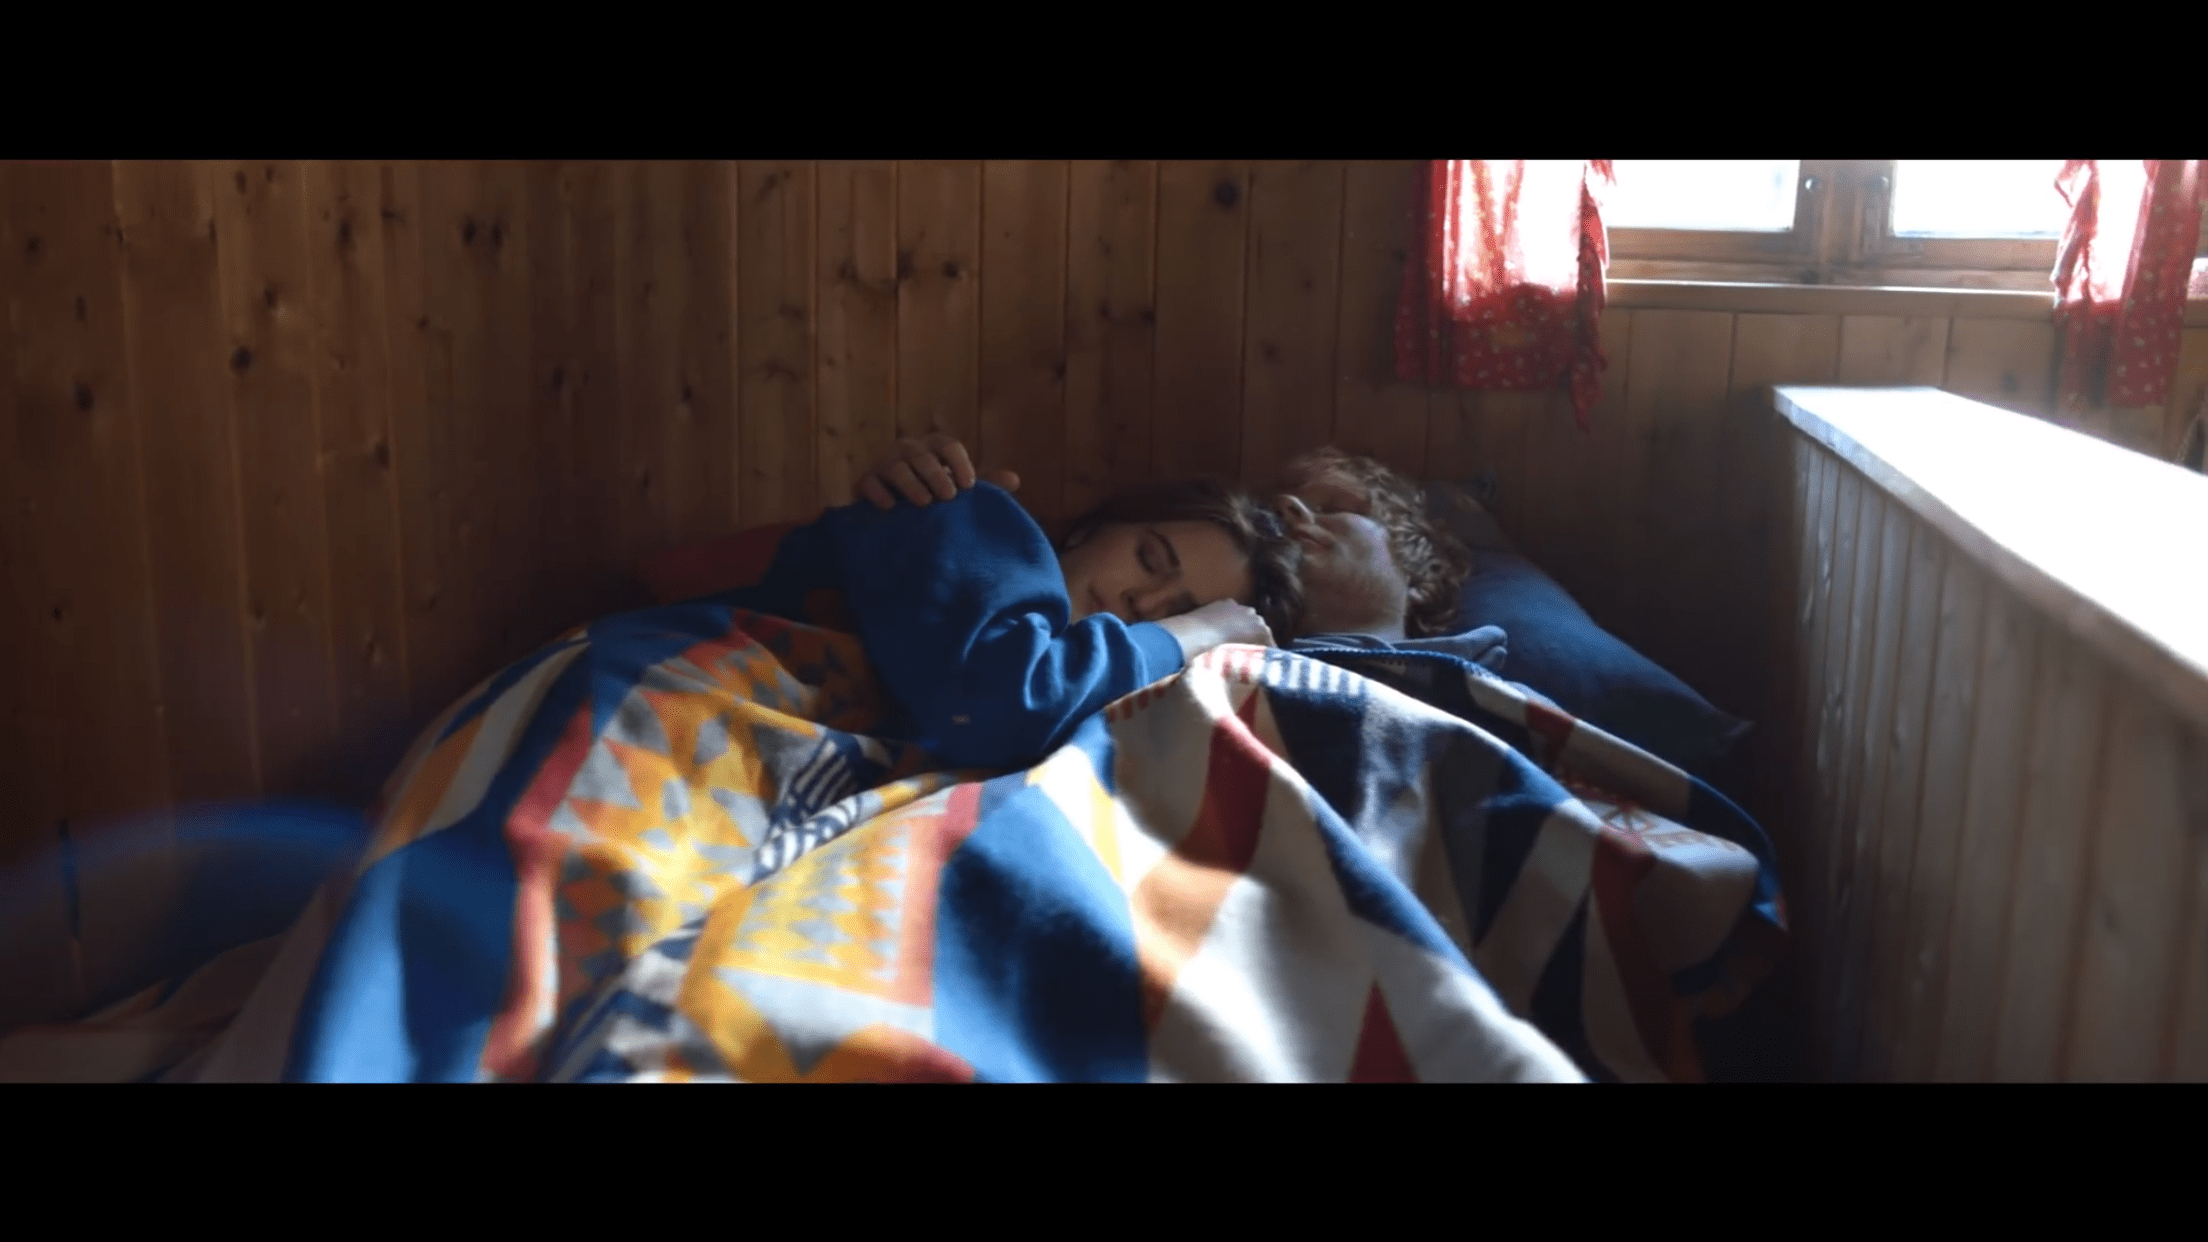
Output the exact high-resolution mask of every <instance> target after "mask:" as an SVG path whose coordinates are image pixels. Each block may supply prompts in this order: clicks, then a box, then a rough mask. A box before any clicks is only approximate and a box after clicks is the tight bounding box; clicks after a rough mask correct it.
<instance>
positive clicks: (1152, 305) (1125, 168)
mask: <svg viewBox="0 0 2208 1242" xmlns="http://www.w3.org/2000/svg"><path fill="white" fill-rule="evenodd" d="M1068 177H1069V180H1070V181H1071V188H1070V190H1069V193H1068V205H1067V213H1068V215H1067V224H1066V233H1067V238H1068V241H1067V250H1066V460H1065V470H1064V473H1065V499H1064V502H1063V503H1064V506H1065V511H1066V512H1067V513H1068V514H1070V515H1074V516H1078V515H1080V514H1082V513H1085V512H1087V511H1088V510H1089V509H1091V508H1093V507H1094V506H1095V505H1096V504H1097V503H1098V502H1100V501H1102V500H1103V499H1104V498H1105V497H1106V496H1108V495H1110V494H1111V493H1112V492H1113V491H1115V490H1116V489H1118V488H1121V487H1124V486H1127V485H1129V484H1132V483H1137V482H1140V481H1142V480H1144V479H1147V478H1150V477H1151V440H1152V429H1151V405H1152V401H1151V366H1152V363H1153V362H1154V360H1155V356H1156V351H1157V331H1156V328H1157V310H1156V297H1155V294H1156V286H1155V283H1154V282H1155V280H1156V277H1157V261H1156V258H1157V204H1158V166H1157V163H1156V162H1155V161H1152V160H1076V161H1074V163H1073V166H1072V168H1071V169H1070V170H1069V172H1068Z"/></svg>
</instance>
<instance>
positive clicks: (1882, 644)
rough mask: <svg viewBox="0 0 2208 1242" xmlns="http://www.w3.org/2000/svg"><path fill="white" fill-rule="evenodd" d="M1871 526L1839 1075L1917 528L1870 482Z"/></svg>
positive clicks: (1838, 980) (1838, 904)
mask: <svg viewBox="0 0 2208 1242" xmlns="http://www.w3.org/2000/svg"><path fill="white" fill-rule="evenodd" d="M1863 517H1864V526H1863V528H1862V529H1861V530H1859V531H1858V533H1857V540H1856V546H1855V552H1856V592H1855V599H1854V609H1853V613H1852V615H1851V616H1850V618H1849V628H1850V630H1851V634H1850V637H1849V642H1848V665H1847V673H1846V678H1847V680H1846V683H1845V684H1846V685H1847V687H1848V688H1847V691H1846V695H1847V699H1846V703H1845V705H1844V707H1843V709H1842V717H1841V719H1842V721H1843V726H1844V727H1843V731H1842V738H1841V742H1840V781H1839V787H1840V795H1839V802H1838V805H1837V806H1836V807H1834V810H1833V814H1834V823H1835V825H1836V831H1835V832H1834V847H1835V867H1834V874H1833V876H1832V883H1833V885H1834V896H1833V910H1832V930H1833V932H1834V938H1833V940H1832V942H1831V946H1830V951H1829V952H1828V954H1827V956H1826V965H1825V973H1826V977H1827V978H1828V979H1830V981H1831V983H1830V986H1829V987H1828V988H1827V989H1826V992H1825V1000H1826V1003H1827V1005H1828V1006H1829V1007H1830V1008H1829V1009H1828V1011H1827V1012H1826V1013H1825V1014H1824V1016H1823V1017H1822V1018H1821V1019H1820V1021H1819V1023H1818V1030H1817V1032H1816V1037H1817V1039H1818V1040H1819V1047H1820V1048H1821V1049H1823V1052H1822V1055H1821V1056H1820V1057H1819V1060H1820V1061H1821V1062H1822V1063H1824V1064H1825V1065H1826V1066H1828V1067H1829V1072H1831V1073H1832V1074H1833V1075H1834V1076H1835V1077H1839V1078H1845V1076H1846V1075H1847V1073H1848V1071H1849V1070H1850V1069H1851V1068H1852V1067H1851V1066H1850V1065H1849V1064H1848V1063H1847V1062H1846V1061H1845V1060H1844V1059H1843V1058H1845V1057H1846V1055H1847V1054H1848V1053H1849V1052H1850V1051H1851V1048H1850V1047H1849V1041H1848V1040H1847V1038H1846V1035H1847V1032H1848V1031H1849V1029H1850V1028H1851V1026H1852V1023H1851V1021H1850V1017H1851V1015H1852V1014H1853V1013H1854V1011H1855V1009H1856V1007H1857V1006H1859V1005H1861V1004H1862V975H1861V970H1860V967H1861V963H1862V959H1863V955H1864V953H1865V952H1866V941H1867V940H1868V938H1869V926H1870V924H1869V904H1870V900H1871V894H1872V892H1873V891H1874V889H1875V887H1876V883H1877V872H1876V865H1877V846H1878V825H1877V822H1876V819H1877V814H1878V810H1879V798H1880V794H1881V792H1882V790H1883V782H1884V779H1885V768H1886V748H1885V747H1884V746H1883V745H1881V741H1882V738H1881V735H1882V734H1883V733H1884V731H1885V729H1886V728H1887V726H1888V723H1889V713H1890V712H1891V711H1892V705H1893V695H1894V680H1895V671H1896V669H1895V666H1896V663H1897V662H1898V661H1899V659H1900V656H1901V642H1900V639H1901V633H1900V631H1901V617H1902V610H1903V608H1904V606H1905V603H1906V598H1907V597H1906V594H1905V592H1906V591H1907V589H1908V583H1909V547H1910V541H1911V537H1912V534H1913V532H1912V529H1911V525H1912V524H1911V523H1910V522H1909V521H1908V519H1907V516H1906V514H1904V513H1902V512H1901V511H1899V510H1898V508H1897V506H1896V505H1895V504H1894V502H1893V501H1891V500H1889V499H1887V497H1886V495H1885V493H1884V492H1882V491H1879V490H1877V489H1876V488H1874V487H1872V486H1870V485H1869V484H1866V485H1865V489H1864V498H1863Z"/></svg>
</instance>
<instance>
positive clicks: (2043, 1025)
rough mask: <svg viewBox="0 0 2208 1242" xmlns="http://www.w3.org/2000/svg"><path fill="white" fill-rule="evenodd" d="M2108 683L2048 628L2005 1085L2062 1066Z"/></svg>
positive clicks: (2005, 1031) (2014, 898) (2014, 906)
mask: <svg viewBox="0 0 2208 1242" xmlns="http://www.w3.org/2000/svg"><path fill="white" fill-rule="evenodd" d="M2107 687H2108V675H2107V672H2106V669H2105V668H2104V667H2103V665H2102V664H2101V662H2100V661H2099V660H2098V659H2096V658H2094V657H2093V656H2091V655H2090V654H2088V653H2086V652H2083V651H2081V650H2079V649H2078V648H2077V646H2076V645H2075V644H2074V643H2072V642H2071V641H2069V640H2068V639H2067V638H2064V637H2059V636H2058V635H2056V634H2054V633H2049V634H2048V635H2047V645H2046V646H2045V647H2043V648H2042V652H2041V658H2040V661H2039V675H2038V679H2037V685H2036V687H2035V690H2034V694H2035V696H2036V697H2037V699H2038V700H2039V701H2038V705H2037V706H2036V708H2035V709H2034V711H2033V721H2032V746H2031V752H2030V759H2029V760H2028V761H2027V764H2026V766H2025V767H2024V769H2023V775H2022V779H2023V782H2024V807H2023V811H2024V819H2023V823H2022V824H2021V825H2020V826H2019V829H2018V837H2017V857H2016V871H2015V878H2014V881H2013V883H2012V885H2011V888H2010V893H2009V918H2008V937H2007V943H2006V945H2004V947H2003V948H2004V952H2003V961H2002V966H2001V1003H2000V1006H1999V1008H1998V1009H1997V1010H1996V1014H1997V1017H1996V1019H1995V1025H1994V1044H1993V1065H1992V1068H1991V1073H1992V1076H1993V1077H1994V1078H1996V1079H1999V1080H2001V1081H2004V1082H2018V1081H2026V1082H2037V1081H2044V1080H2046V1079H2050V1078H2053V1077H2054V1076H2055V1074H2056V1073H2057V1072H2058V1070H2059V1068H2060V1066H2061V1064H2062V1051H2063V1050H2062V1037H2063V1031H2064V1023H2063V1021H2062V1019H2063V1017H2064V1015H2065V1014H2066V1013H2067V1011H2068V1009H2069V997H2070V995H2071V991H2072V985H2073V982H2074V973H2075V963H2076V960H2077V953H2076V949H2077V944H2078V930H2079V926H2078V920H2079V918H2080V916H2081V915H2082V914H2083V912H2084V904H2085V903H2084V895H2085V886H2086V876H2085V867H2086V861H2087V858H2088V852H2087V848H2086V847H2087V845H2088V841H2087V834H2084V833H2081V832H2079V831H2078V826H2079V825H2080V824H2083V823H2086V822H2088V820H2089V816H2090V815H2091V814H2092V808H2093V800H2094V798H2095V796H2096V795H2097V794H2098V792H2099V789H2100V784H2101V779H2102V772H2103V770H2104V764H2105V762H2106V757H2105V750H2106V725H2105V721H2106V717H2107V702H2108V694H2107Z"/></svg>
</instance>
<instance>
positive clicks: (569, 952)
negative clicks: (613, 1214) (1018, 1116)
mask: <svg viewBox="0 0 2208 1242" xmlns="http://www.w3.org/2000/svg"><path fill="white" fill-rule="evenodd" d="M1549 697H1551V698H1554V696H1549ZM887 708H888V705H887V704H886V703H885V701H884V698H883V696H882V694H881V693H880V691H879V689H878V687H877V686H876V685H875V684H874V682H873V680H872V678H871V677H870V675H869V672H868V668H867V662H866V658H865V653H864V651H863V650H862V649H860V647H859V646H858V644H857V642H856V640H855V639H853V638H851V637H850V636H849V635H845V634H841V633H838V632H835V631H832V630H826V629H819V628H814V627H810V626H806V625H801V624H796V623H792V622H788V621H783V620H777V619H774V618H769V617H764V616H759V615H755V614H748V613H744V612H741V611H740V610H734V609H730V608H726V607H717V606H713V605H710V604H700V603H696V602H692V603H683V604H667V605H661V606H658V607H655V608H652V609H647V610H644V611H643V612H640V613H634V614H629V615H628V616H627V617H626V618H624V619H623V620H622V621H621V622H620V623H619V624H618V625H614V624H612V623H608V622H601V623H598V624H595V625H592V626H586V627H583V628H581V629H578V630H577V631H575V632H573V633H570V634H569V635H567V636H565V637H564V638H563V639H561V640H560V641H558V642H556V643H554V644H552V645H551V646H549V647H547V648H546V649H544V650H542V651H540V652H538V653H536V654H534V655H532V656H530V657H529V658H527V659H525V660H523V661H521V662H519V663H517V664H516V665H514V666H513V667H510V668H508V669H505V670H503V671H501V672H500V673H499V674H497V675H496V676H494V677H492V678H491V679H489V680H488V681H486V682H485V683H483V684H482V685H481V686H479V687H478V688H477V689H476V690H475V691H474V692H472V693H471V694H469V695H468V696H466V697H464V698H463V699H462V700H461V701H460V702H458V703H456V704H454V705H453V706H452V708H451V709H450V710H448V711H447V712H446V714H445V715H444V716H443V717H442V718H440V719H439V720H438V721H436V722H435V723H433V724H432V725H431V726H430V727H429V728H428V729H427V730H426V731H425V732H424V733H423V735H422V737H421V739H420V740H419V741H418V742H417V744H416V746H415V749H414V752H413V753H412V754H411V755H409V757H408V758H407V760H406V762H405V763H404V764H403V765H402V766H401V768H400V769H399V770H398V771H397V773H395V774H394V776H393V777H392V779H391V782H390V784H389V785H388V787H387V788H386V790H385V794H384V797H383V798H382V800H381V801H380V802H379V803H378V805H377V806H375V807H374V808H372V809H371V810H370V812H369V814H368V815H367V817H366V818H365V820H364V821H362V823H361V832H362V835H363V837H364V839H365V844H364V847H363V848H361V849H360V850H358V851H353V852H351V854H352V856H350V857H348V858H346V860H345V862H344V864H343V865H342V866H341V867H339V868H336V869H334V870H333V871H332V873H331V874H330V875H329V876H328V878H327V880H326V881H325V882H323V883H321V884H320V885H319V887H318V888H316V890H315V892H314V895H313V897H312V899H311V900H310V901H308V902H307V903H306V908H305V909H304V911H303V912H301V913H300V914H298V916H297V918H296V919H295V920H294V921H293V922H292V924H291V925H290V926H289V927H288V928H287V929H286V930H285V931H283V932H281V933H280V934H277V935H274V936H265V937H260V938H257V939H254V940H251V941H249V942H247V943H244V944H239V945H233V946H229V947H227V948H226V949H225V951H223V952H220V953H218V954H215V955H214V956H212V957H211V958H210V959H208V960H207V961H206V962H204V964H202V965H200V966H199V967H198V968H197V969H196V970H191V971H186V972H182V973H181V974H180V975H179V977H178V978H176V979H172V980H168V981H164V982H163V983H161V984H158V985H156V986H154V987H152V988H149V989H147V990H146V991H145V992H142V993H140V994H138V995H136V996H134V997H131V998H129V999H127V1000H125V1001H123V1002H121V1003H120V1004H117V1005H115V1006H112V1007H110V1008H109V1009H108V1010H106V1011H103V1012H102V1013H100V1014H96V1015H93V1016H92V1017H91V1018H89V1019H87V1020H85V1021H83V1022H80V1023H76V1024H72V1025H69V1026H64V1027H53V1028H39V1029H32V1030H26V1031H19V1032H16V1033H14V1034H12V1035H11V1036H10V1037H9V1038H8V1039H6V1040H4V1041H0V1074H5V1075H7V1076H9V1077H16V1078H22V1077H42V1078H48V1079H52V1078H76V1079H105V1080H159V1081H273V1080H294V1081H301V1080H303V1081H359V1080H370V1081H640V1080H642V1081H716V1080H718V1081H904V1082H910V1081H937V1082H972V1081H1583V1080H1594V1081H1695V1080H1698V1079H1700V1078H1701V1077H1702V1076H1703V1068H1702V1057H1701V1054H1700V1052H1699V1050H1698V1046H1697V1039H1696V1035H1695V1029H1696V1024H1697V1022H1698V1021H1702V1020H1705V1019H1708V1018H1711V1017H1715V1016H1719V1015H1723V1014H1725V1013H1727V1012H1730V1011H1732V1010H1733V1009H1735V1008H1736V1007H1737V1006H1738V1005H1739V1004H1740V1003H1741V1002H1742V1000H1743V999H1744V998H1745V997H1746V996H1747V995H1748V994H1749V993H1750V992H1751V991H1752V990H1753V989H1754V988H1755V987H1756V986H1757V985H1758V984H1759V983H1760V982H1761V981H1762V980H1763V979H1765V978H1766V977H1767V976H1768V974H1769V973H1770V971H1771V969H1772V968H1773V966H1774V965H1775V963H1776V961H1777V960H1778V956H1779V954H1780V952H1781V951H1782V950H1783V947H1784V942H1785V925H1786V916H1785V908H1784V900H1783V897H1782V896H1781V893H1780V890H1779V884H1778V876H1777V873H1776V870H1775V865H1774V861H1773V855H1772V851H1771V849H1770V846H1769V843H1768V842H1766V841H1765V840H1764V838H1763V835H1762V833H1761V831H1760V830H1759V828H1758V827H1757V826H1756V825H1755V824H1754V823H1753V822H1752V821H1750V820H1749V819H1748V817H1747V816H1746V815H1744V814H1742V813H1741V812H1740V811H1739V810H1738V808H1737V807H1735V806H1734V805H1733V804H1732V803H1731V802H1730V801H1728V800H1727V799H1726V798H1724V797H1723V796H1722V795H1720V794H1719V793H1718V792H1717V791H1716V790H1715V789H1714V788H1713V787H1712V786H1711V785H1710V784H1709V783H1707V782H1706V781H1704V780H1702V779H1698V778H1696V777H1694V776H1692V775H1690V774H1689V773H1688V771H1687V770H1686V769H1685V768H1684V767H1682V766H1681V765H1679V764H1675V763H1673V762H1670V761H1668V760H1666V759H1664V758H1660V757H1658V756H1657V755H1656V754H1654V753H1652V752H1651V750H1650V749H1649V748H1647V747H1645V746H1641V745H1635V744H1634V743H1632V742H1630V741H1627V740H1624V739H1623V738H1621V737H1619V736H1617V735H1616V734H1614V733H1612V732H1610V731H1607V730H1605V729H1602V728H1599V727H1597V726H1595V725H1594V724H1592V723H1591V722H1590V721H1588V720H1585V719H1576V718H1575V717H1574V716H1572V715H1570V714H1567V713H1566V712H1564V711H1560V710H1557V709H1556V708H1555V707H1554V706H1553V705H1551V704H1550V703H1548V702H1544V701H1537V700H1536V699H1534V698H1532V697H1529V696H1528V695H1527V694H1525V693H1524V692H1523V689H1522V687H1521V686H1519V685H1516V684H1513V683H1512V682H1511V681H1509V680H1506V679H1504V678H1501V677H1497V676H1495V675H1493V674H1491V673H1489V672H1487V671H1485V670H1482V669H1479V668H1477V667H1475V666H1472V665H1470V664H1466V663H1464V662H1461V661H1452V660H1449V659H1447V658H1446V657H1438V656H1433V655H1431V654H1428V653H1417V652H1401V651H1397V652H1387V651H1377V652H1376V651H1372V650H1368V649H1346V648H1344V649H1323V650H1311V651H1282V650H1275V649H1263V648H1255V647H1229V648H1223V649H1219V650H1216V651H1214V652H1212V653H1210V654H1207V655H1205V656H1203V657H1201V658H1199V659H1198V660H1196V661H1194V662H1193V663H1192V664H1191V665H1190V666H1189V667H1188V668H1186V669H1185V670H1184V671H1183V672H1182V673H1180V674H1178V675H1176V676H1174V677H1171V678H1168V679H1166V680H1164V681H1161V682H1159V683H1157V684H1155V685H1152V686H1150V687H1148V688H1146V689H1144V690H1142V691H1141V692H1139V693H1137V694H1134V695H1132V696H1129V697H1128V698H1125V699H1122V700H1120V701H1119V702H1117V703H1115V704H1113V705H1112V706H1111V707H1110V708H1109V709H1107V710H1106V711H1104V712H1102V713H1100V714H1099V715H1097V716H1096V717H1094V718H1092V719H1090V720H1089V721H1088V722H1087V723H1086V724H1084V725H1083V726H1082V727H1081V728H1080V729H1079V730H1078V732H1077V733H1076V734H1075V736H1074V737H1073V738H1072V739H1071V741H1070V742H1068V743H1067V744H1066V745H1064V746H1062V747H1060V748H1059V749H1058V750H1056V751H1055V752H1053V753H1051V754H1049V755H1048V756H1046V757H1044V758H1043V759H1042V760H1041V761H1040V762H1038V763H1036V764H1035V765H1034V766H1032V767H1029V768H1027V769H1024V770H1020V771H1012V772H970V771H948V770H942V769H939V768H936V767H934V766H932V765H931V764H930V762H929V760H928V757H927V756H926V755H924V754H921V753H920V752H918V751H917V750H915V749H913V748H911V747H908V746H904V745H901V744H899V743H895V742H891V741H887V740H885V739H883V738H881V737H879V736H876V735H875V734H874V733H873V732H871V730H873V729H875V728H876V727H878V726H879V725H880V724H881V722H882V721H883V720H884V718H885V715H884V713H885V711H886V710H887Z"/></svg>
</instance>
